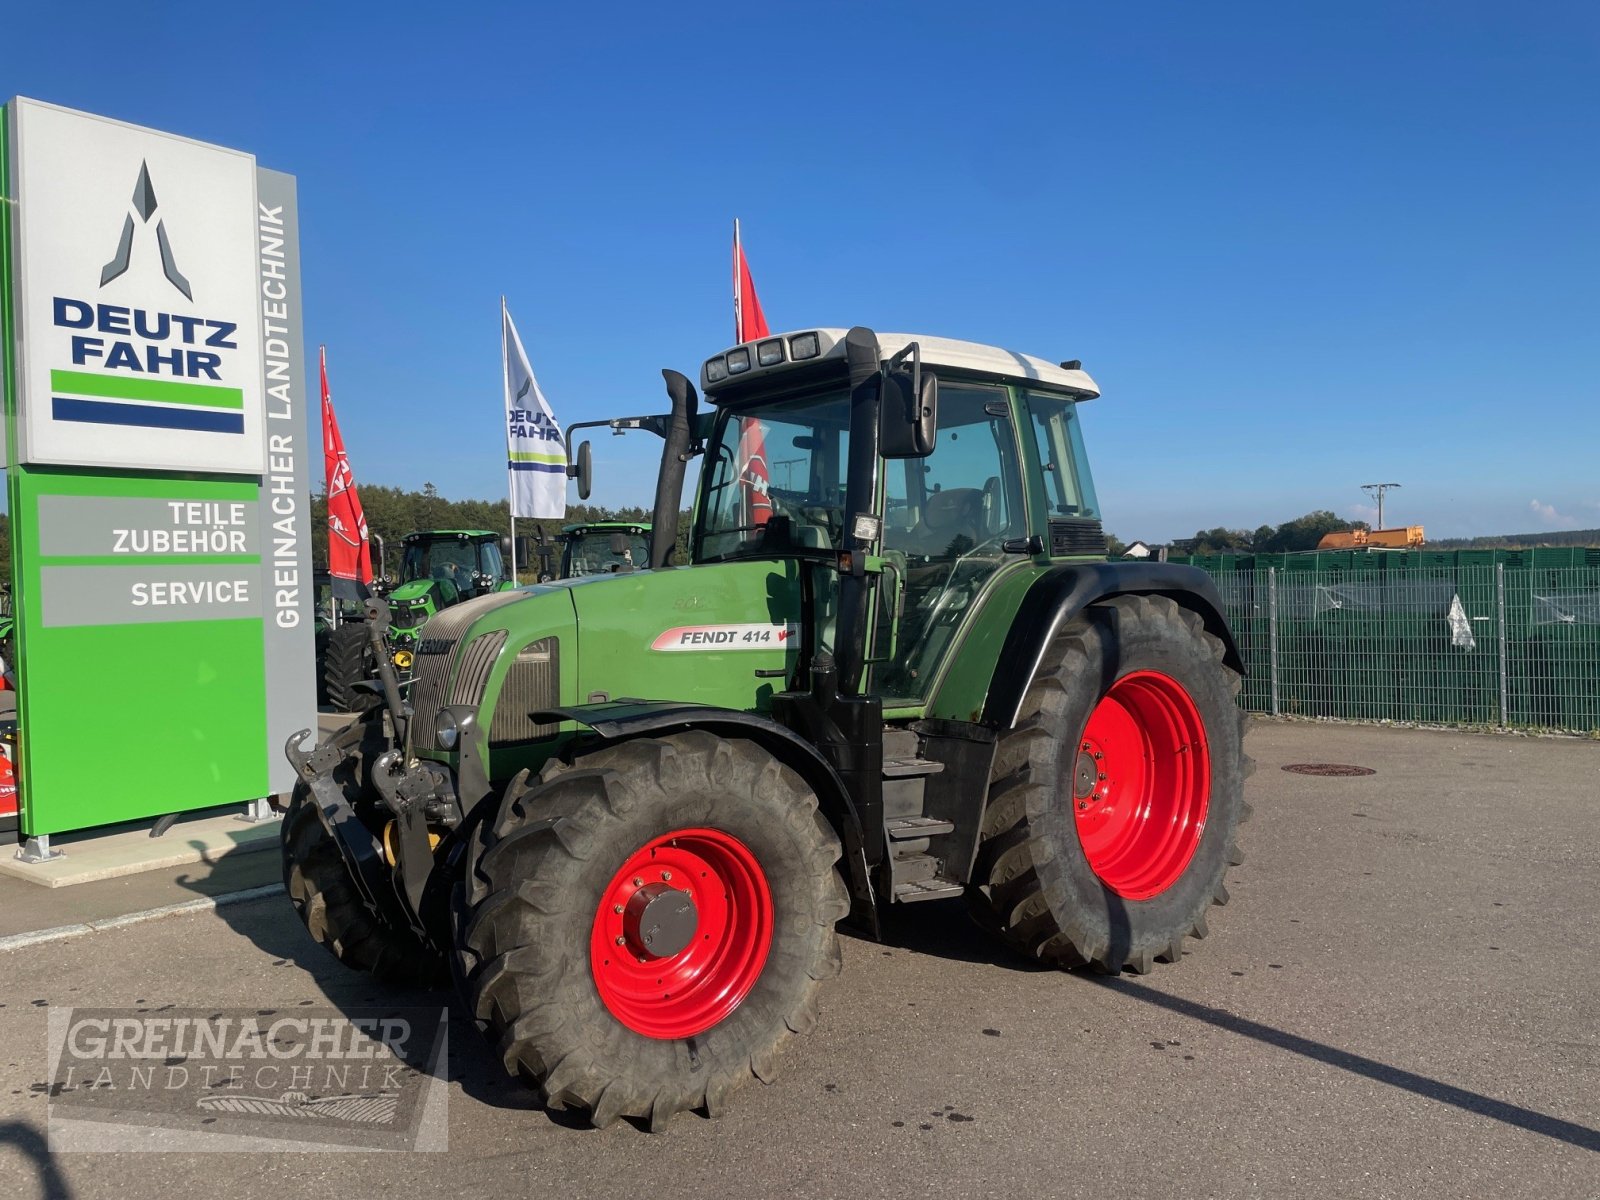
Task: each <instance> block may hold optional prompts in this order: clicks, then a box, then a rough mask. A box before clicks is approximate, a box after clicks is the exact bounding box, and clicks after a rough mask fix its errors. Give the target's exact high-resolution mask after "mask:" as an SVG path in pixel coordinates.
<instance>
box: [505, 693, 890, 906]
mask: <svg viewBox="0 0 1600 1200" xmlns="http://www.w3.org/2000/svg"><path fill="white" fill-rule="evenodd" d="M533 717H534V719H535V720H538V721H548V722H554V721H576V722H577V723H578V724H580V725H584V726H587V727H588V728H589V729H592V730H593V731H594V733H595V735H596V737H597V738H598V739H599V740H600V741H601V742H618V741H625V740H627V739H628V738H635V737H643V736H644V735H646V734H653V733H670V732H672V731H673V730H677V729H705V730H708V731H709V732H711V733H715V734H718V735H719V736H721V737H742V738H748V739H749V740H750V741H753V742H756V743H757V744H759V745H760V746H762V747H763V748H765V749H766V750H767V751H768V752H770V753H771V754H772V756H773V757H774V758H776V759H777V760H778V761H779V762H781V763H783V764H784V765H785V766H787V767H789V768H791V769H792V770H794V771H795V772H796V773H797V774H798V775H799V776H800V777H801V778H802V779H804V780H805V781H806V783H807V785H808V786H809V787H810V788H811V790H812V791H813V792H814V793H815V794H816V797H817V807H818V808H819V809H820V810H821V812H822V815H823V817H824V818H825V819H826V820H827V822H828V824H830V825H831V826H833V829H834V832H836V833H837V834H838V835H839V842H840V844H841V845H842V846H843V847H844V863H845V879H846V882H847V883H848V884H849V887H850V894H851V895H852V896H853V897H854V898H855V899H856V900H857V901H858V902H860V903H861V904H863V905H865V909H866V911H869V912H870V911H871V910H872V906H873V896H872V876H871V873H870V872H869V871H868V869H867V857H866V849H865V845H864V842H863V838H862V829H861V817H860V814H859V813H858V812H857V811H856V806H855V801H854V800H853V799H852V798H851V796H850V791H849V789H848V788H846V787H845V784H844V780H842V779H841V778H840V777H839V773H838V771H836V770H835V769H834V767H833V764H832V763H830V762H829V761H828V760H827V759H826V758H824V757H823V755H822V752H821V751H819V750H818V749H817V748H816V747H815V746H813V745H812V744H811V743H810V742H808V741H806V740H805V739H804V738H802V737H801V736H800V735H799V734H797V733H795V732H794V730H792V729H790V728H788V727H787V726H785V725H780V724H779V723H778V722H776V721H774V720H772V719H771V718H770V717H764V716H761V715H760V714H759V713H752V712H742V711H740V710H738V709H731V708H715V707H712V706H709V705H704V704H679V703H676V702H674V701H670V700H613V701H610V702H608V703H604V704H577V705H573V706H572V707H570V708H551V709H545V710H542V711H540V712H536V713H534V714H533ZM577 752H578V753H581V752H582V744H581V743H580V744H579V746H578V750H577Z"/></svg>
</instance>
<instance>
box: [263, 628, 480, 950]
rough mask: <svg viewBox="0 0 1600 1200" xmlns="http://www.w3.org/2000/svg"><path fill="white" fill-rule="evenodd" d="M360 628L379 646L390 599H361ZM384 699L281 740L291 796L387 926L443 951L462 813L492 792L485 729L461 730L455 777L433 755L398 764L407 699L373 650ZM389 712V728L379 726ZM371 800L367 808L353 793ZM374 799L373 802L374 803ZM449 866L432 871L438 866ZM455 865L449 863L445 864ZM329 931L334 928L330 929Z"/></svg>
mask: <svg viewBox="0 0 1600 1200" xmlns="http://www.w3.org/2000/svg"><path fill="white" fill-rule="evenodd" d="M367 615H368V620H367V623H366V625H367V629H368V632H369V636H370V637H371V638H372V642H373V645H374V648H378V649H381V647H382V646H383V643H384V639H385V638H386V636H387V634H388V630H389V609H388V605H387V604H386V603H385V602H384V601H382V600H379V599H373V600H369V601H368V602H367ZM378 673H379V682H380V684H381V686H382V690H383V694H384V701H385V707H384V708H383V709H380V710H376V711H374V712H373V713H371V714H368V715H366V716H364V717H362V718H360V719H359V720H357V721H355V722H353V723H352V724H350V725H348V726H346V727H345V728H344V729H342V730H340V731H339V732H338V733H336V734H335V735H334V736H333V737H331V738H329V739H328V740H327V741H326V742H324V743H322V744H321V745H318V746H314V747H313V748H312V749H310V750H307V749H306V748H305V743H306V740H307V739H308V738H309V737H310V736H311V731H310V730H309V729H301V730H299V731H297V732H296V733H294V734H292V735H291V736H290V737H289V739H288V741H287V743H286V744H285V746H284V752H285V753H286V754H287V756H288V758H289V761H290V763H292V764H293V766H294V768H295V771H296V773H297V774H298V775H299V777H300V779H301V780H302V782H303V784H304V794H303V793H302V791H301V789H296V796H295V798H294V800H293V801H291V813H292V812H293V810H294V806H295V805H299V804H304V803H306V802H307V801H308V800H309V802H310V803H312V804H314V806H315V815H316V819H317V821H318V822H319V823H320V824H321V826H322V829H323V831H324V832H325V834H326V836H327V838H328V839H330V840H331V845H332V847H333V848H335V849H336V850H337V852H338V854H339V856H340V857H341V858H342V859H343V860H344V862H345V864H346V865H347V866H348V868H349V873H350V876H351V878H352V879H353V880H354V882H355V885H356V888H357V889H358V891H359V893H360V899H361V901H362V902H363V903H364V904H365V905H366V907H367V908H368V909H370V911H371V913H372V914H373V915H375V916H376V917H377V918H378V920H380V921H381V922H383V923H384V924H385V925H386V926H388V927H390V928H392V929H396V930H399V929H409V931H410V932H411V934H412V935H413V936H414V937H415V938H416V939H417V941H418V942H419V943H420V944H421V945H424V946H427V947H429V948H431V949H432V950H433V951H434V952H435V953H436V954H439V955H444V954H446V953H448V951H449V949H450V942H451V939H450V932H449V928H448V921H447V919H446V914H447V913H448V899H449V895H448V892H449V884H450V881H451V880H452V879H453V877H454V875H455V874H458V873H459V861H460V857H461V855H460V853H459V842H460V834H461V833H462V831H464V830H465V828H466V827H467V814H469V813H471V812H472V811H473V810H474V809H475V808H477V806H478V804H479V803H480V802H481V801H482V800H484V799H485V798H487V797H488V796H489V794H490V786H489V781H488V779H487V778H486V777H485V775H484V772H483V767H482V761H483V759H482V749H483V747H482V746H481V744H480V743H481V741H482V738H483V731H482V730H481V729H479V727H478V726H477V724H476V723H475V722H466V723H465V727H464V728H463V729H462V730H461V734H460V736H461V743H460V744H461V751H462V753H461V758H460V768H459V771H458V774H457V776H456V778H455V779H454V780H452V778H451V774H450V772H448V771H446V770H445V769H444V768H442V767H440V766H438V765H437V764H434V763H430V762H419V763H417V764H416V765H414V766H411V767H409V768H407V767H406V766H405V755H404V746H405V744H406V730H407V727H408V725H409V723H410V720H411V717H412V711H411V706H410V704H408V703H407V702H406V701H405V700H404V698H403V697H402V695H401V687H402V685H401V683H400V682H399V680H398V679H397V677H396V674H395V670H394V667H393V665H392V664H391V663H390V662H389V660H388V658H387V657H386V656H384V655H382V654H381V653H380V654H379V656H378ZM385 713H387V715H388V718H389V725H390V729H391V730H392V731H393V732H392V735H390V734H387V733H385V732H384V730H383V723H382V719H383V715H384V714H385ZM364 795H365V796H368V797H371V798H372V799H373V801H374V803H373V805H372V806H371V808H370V809H369V810H368V811H360V810H358V809H357V807H356V805H355V804H354V803H353V800H354V799H356V798H360V797H362V796H364ZM380 806H381V807H380ZM440 866H443V867H446V868H447V869H445V870H443V871H440V870H437V869H436V868H438V867H440ZM451 867H454V868H456V870H455V871H452V870H450V869H448V868H451ZM334 936H337V935H336V933H335V934H334Z"/></svg>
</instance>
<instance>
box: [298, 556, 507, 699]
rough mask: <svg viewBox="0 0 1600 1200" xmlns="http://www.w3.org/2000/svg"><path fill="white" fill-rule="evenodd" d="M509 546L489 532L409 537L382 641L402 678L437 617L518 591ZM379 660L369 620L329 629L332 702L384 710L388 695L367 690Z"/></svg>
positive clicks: (327, 677) (327, 680) (325, 659)
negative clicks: (429, 624)
mask: <svg viewBox="0 0 1600 1200" xmlns="http://www.w3.org/2000/svg"><path fill="white" fill-rule="evenodd" d="M504 541H505V539H504V538H503V537H502V536H501V535H500V534H498V533H491V532H489V531H488V530H484V529H431V530H428V531H427V532H424V533H408V534H406V536H405V538H404V539H403V541H402V543H401V546H402V550H401V560H400V580H399V582H398V583H397V584H396V585H395V586H394V588H393V589H392V590H391V591H390V592H389V593H388V595H387V603H388V610H389V627H388V630H387V632H386V636H385V638H384V639H382V640H383V643H384V645H385V647H386V650H385V657H387V658H388V660H389V662H390V663H391V664H393V665H394V666H395V667H397V668H399V670H400V671H401V672H407V671H409V670H410V669H411V665H412V660H413V658H414V657H415V653H416V649H415V647H416V641H417V637H418V636H419V634H420V633H421V631H422V627H423V625H424V624H426V623H427V621H428V619H429V618H431V617H433V616H434V615H435V614H437V613H439V612H441V611H443V610H444V609H447V608H451V607H453V606H454V605H457V604H460V603H461V602H462V601H464V600H472V599H475V598H477V597H479V596H487V595H489V594H490V593H493V592H503V591H508V590H510V589H512V588H514V587H515V586H516V584H515V582H514V581H513V580H512V579H511V577H510V575H509V573H508V571H507V569H506V565H505V560H504V558H503V557H502V556H501V547H502V544H503V543H504ZM377 661H378V651H377V649H376V648H375V646H374V644H373V640H372V635H371V631H370V630H369V629H368V628H367V626H366V623H365V622H364V621H346V622H345V623H342V624H340V625H339V626H338V627H337V628H334V629H332V630H330V631H329V633H328V635H327V640H326V645H325V648H324V649H323V651H322V663H323V675H322V678H323V685H324V691H325V694H326V696H327V700H328V703H329V704H331V705H332V706H333V707H335V708H337V709H340V710H342V711H344V712H363V711H366V710H368V709H371V708H375V707H377V706H378V705H380V704H382V703H383V697H382V695H381V694H380V693H379V692H378V691H376V690H374V689H373V688H372V687H371V686H370V684H368V681H370V680H373V679H375V678H376V677H377V674H378V671H377ZM363 685H367V686H363Z"/></svg>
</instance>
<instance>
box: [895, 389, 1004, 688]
mask: <svg viewBox="0 0 1600 1200" xmlns="http://www.w3.org/2000/svg"><path fill="white" fill-rule="evenodd" d="M884 470H885V473H886V479H885V506H884V535H883V546H884V553H885V557H886V558H887V559H888V560H889V562H890V563H891V564H892V565H893V566H894V567H895V568H896V569H898V570H900V571H901V572H902V573H903V576H904V586H905V605H904V617H903V619H902V621H901V625H900V632H899V637H898V644H897V646H896V651H895V654H894V655H893V657H892V660H891V661H890V662H888V663H887V664H885V665H884V667H883V669H882V674H881V676H880V678H881V683H880V688H881V690H883V691H884V693H885V694H886V695H888V696H893V697H903V698H916V697H920V696H922V695H923V694H924V693H925V690H926V687H927V684H928V681H929V678H930V676H931V674H932V671H933V669H934V668H935V667H936V666H937V665H938V663H939V661H940V660H941V658H942V657H943V655H944V653H945V652H946V650H947V649H948V648H949V644H950V641H951V639H952V638H953V636H954V635H955V633H956V631H957V629H959V627H960V625H961V621H962V618H963V616H964V615H965V613H966V611H967V608H968V606H969V605H970V604H971V602H972V600H973V599H974V598H975V597H976V596H977V594H978V591H979V589H980V588H981V587H982V586H983V584H984V583H985V582H986V581H987V580H988V578H989V577H990V576H991V575H993V574H994V573H995V572H996V571H998V570H999V569H1000V568H1001V567H1002V566H1004V565H1005V563H1006V561H1007V557H1008V556H1007V554H1006V552H1005V550H1004V549H1003V546H1004V543H1005V542H1006V541H1007V540H1009V539H1012V538H1021V537H1025V536H1026V533H1027V522H1026V519H1025V517H1024V514H1023V506H1022V477H1021V472H1020V470H1019V467H1018V462H1017V451H1016V434H1015V432H1014V430H1013V428H1012V423H1011V415H1010V406H1009V405H1008V403H1007V400H1006V392H1005V389H1004V388H999V387H983V386H978V385H974V384H962V383H946V382H944V381H941V382H940V387H939V434H938V439H937V440H936V441H935V443H934V451H933V453H932V454H931V455H929V456H928V457H927V458H924V459H904V460H897V461H889V462H886V463H885V464H884ZM882 641H883V637H881V636H880V638H879V643H880V645H882Z"/></svg>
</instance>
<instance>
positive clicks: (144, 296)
mask: <svg viewBox="0 0 1600 1200" xmlns="http://www.w3.org/2000/svg"><path fill="white" fill-rule="evenodd" d="M0 111H3V116H4V119H3V120H0V185H3V187H4V195H5V197H6V199H7V200H8V201H10V203H9V204H7V205H6V206H5V208H6V209H7V218H8V219H6V220H0V279H3V280H4V281H5V286H4V287H3V288H0V320H3V326H4V327H3V330H0V333H3V337H0V379H3V381H4V384H5V427H6V428H5V432H6V447H7V449H6V454H7V458H6V462H7V466H8V471H9V473H8V486H9V508H10V514H11V528H12V574H13V584H14V598H15V611H16V652H17V659H18V661H17V673H18V682H19V689H18V690H19V712H20V715H21V745H20V751H21V753H20V764H19V771H18V776H19V783H20V795H21V801H22V812H21V828H22V832H23V833H25V834H28V835H37V834H47V833H56V832H61V831H65V830H72V829H82V828H87V827H90V826H95V825H104V824H109V823H113V822H118V821H126V820H134V819H138V818H143V817H152V816H157V815H161V814H165V813H171V812H184V811H191V810H194V809H199V808H208V807H213V806H217V805H224V804H232V803H244V802H247V801H250V800H254V799H257V798H259V797H262V796H266V795H270V794H273V793H278V792H285V791H287V790H289V788H290V787H292V786H293V779H292V775H291V772H290V770H289V767H288V764H287V763H286V762H285V761H284V758H283V743H284V741H285V739H286V738H287V737H288V736H289V734H290V733H292V732H293V731H294V730H296V729H300V728H305V727H308V726H312V725H314V723H315V710H314V697H315V685H314V680H313V678H312V672H313V664H312V659H313V636H314V635H313V630H312V618H311V612H312V594H311V569H310V521H309V513H308V511H307V509H308V504H309V480H308V471H309V463H310V461H311V458H312V453H311V452H312V447H313V446H314V443H312V442H311V440H310V436H309V422H308V420H307V413H308V406H307V404H306V397H305V387H304V379H305V376H304V366H303V362H304V355H303V346H302V343H301V337H300V293H299V261H298V249H297V243H298V231H297V227H296V215H295V195H294V180H293V179H292V178H291V177H289V176H286V175H281V174H279V173H277V172H273V171H267V170H263V169H261V168H259V167H257V166H256V164H255V161H254V159H252V158H251V157H250V156H249V155H245V154H240V153H238V152H237V151H233V150H225V149H222V148H219V147H214V146H206V145H202V144H200V143H196V142H191V141H187V140H185V139H182V138H177V137H174V136H172V135H169V134H164V133H158V132H156V131H153V130H147V129H139V128H137V127H134V126H129V125H124V124H121V123H119V122H115V121H110V120H107V119H105V118H101V117H94V116H90V115H88V114H84V113H77V112H72V111H70V110H66V109H60V108H56V107H54V106H50V105H44V104H39V103H36V102H34V101H28V100H16V101H13V102H12V103H11V104H9V105H8V106H6V107H5V109H4V110H0Z"/></svg>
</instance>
